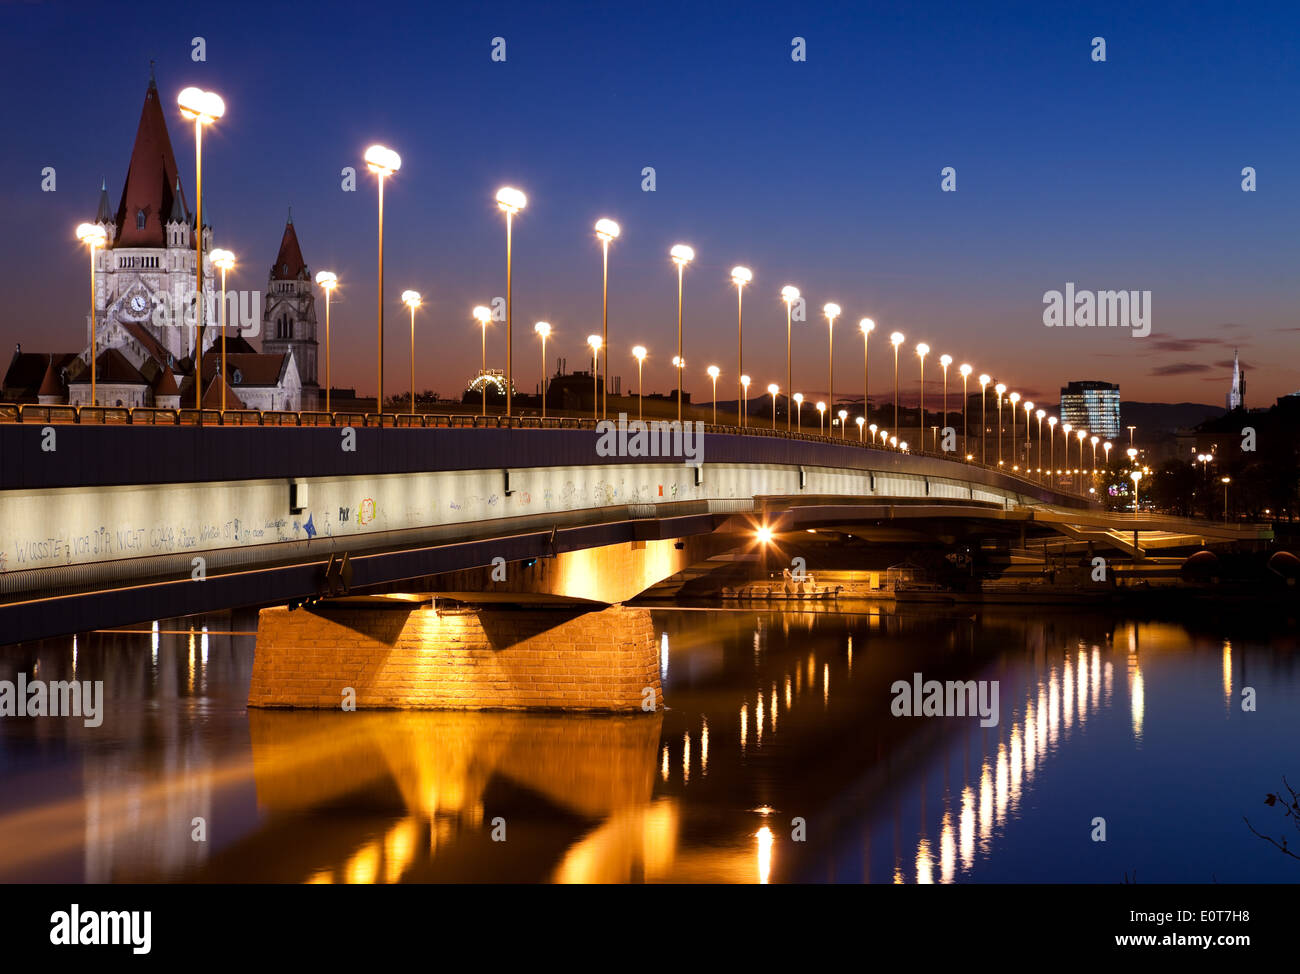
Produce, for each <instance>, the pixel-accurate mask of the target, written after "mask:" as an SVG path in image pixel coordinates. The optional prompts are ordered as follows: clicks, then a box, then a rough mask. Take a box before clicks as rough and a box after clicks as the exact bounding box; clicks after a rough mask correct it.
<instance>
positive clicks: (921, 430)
mask: <svg viewBox="0 0 1300 974" xmlns="http://www.w3.org/2000/svg"><path fill="white" fill-rule="evenodd" d="M929 354H930V346H929V345H927V344H926V343H925V342H921V343H920V344H918V345H917V346H916V356H917V358H919V359H920V360H921V415H920V416H919V417H918V421H917V424H916V429H917V433H916V435H917V438H918V442H919V443H920V444H921V452H922V453H924V452H925V357H926V356H927V355H929Z"/></svg>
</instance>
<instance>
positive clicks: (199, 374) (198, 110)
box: [90, 88, 226, 422]
mask: <svg viewBox="0 0 1300 974" xmlns="http://www.w3.org/2000/svg"><path fill="white" fill-rule="evenodd" d="M176 104H177V105H179V106H180V110H181V117H182V118H185V119H189V120H192V121H193V122H194V199H195V209H194V231H195V232H194V278H195V285H196V289H197V292H198V299H197V300H196V301H195V304H194V314H195V316H196V318H197V334H198V341H197V344H196V345H195V348H194V408H195V409H197V410H198V411H199V420H200V422H201V421H202V419H203V310H204V309H203V126H205V125H211V124H212V123H213V122H215V121H216V120H217V119H219V118H221V117H222V116H223V115H225V114H226V103H225V102H224V101H222V100H221V96H220V95H218V94H217V93H216V92H215V91H203V90H202V89H201V88H185V89H183V90H182V91H181V93H180V94H179V95H177V96H176ZM90 351H91V358H92V360H93V358H94V353H95V350H94V348H92V349H91V350H90ZM222 382H223V384H224V382H225V377H224V376H223V377H222ZM92 398H93V390H92Z"/></svg>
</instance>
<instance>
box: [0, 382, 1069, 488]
mask: <svg viewBox="0 0 1300 974" xmlns="http://www.w3.org/2000/svg"><path fill="white" fill-rule="evenodd" d="M647 422H671V420H664V419H662V418H658V417H654V418H651V419H650V420H647ZM0 423H39V424H42V425H45V424H58V423H72V424H78V425H109V426H123V425H124V426H280V427H285V426H298V427H303V426H306V427H326V426H328V427H344V426H352V427H390V428H398V429H586V430H594V429H596V427H597V423H598V421H597V420H596V419H594V418H592V417H579V416H545V417H543V416H537V415H527V416H501V415H496V414H493V415H487V416H484V415H482V414H481V413H391V412H388V413H381V414H377V413H365V412H361V413H358V412H341V411H335V412H320V411H302V412H293V411H287V410H278V411H277V410H261V409H227V410H225V411H222V410H220V409H203V410H197V409H185V408H182V409H159V408H156V407H152V406H135V407H131V408H128V407H122V406H86V405H83V406H64V405H34V404H30V403H0ZM702 425H703V427H704V430H705V431H706V432H709V433H724V434H730V435H734V436H761V437H771V438H777V439H784V440H800V441H807V442H812V443H824V444H836V445H840V446H845V447H857V448H860V449H878V450H881V451H884V452H898V451H897V450H895V449H893V448H886V447H884V446H881V445H879V444H874V443H872V442H869V441H866V440H864V439H857V438H855V437H853V436H851V435H848V436H845V435H841V436H835V435H833V434H830V433H812V432H805V431H803V430H789V431H786V430H782V429H771V428H767V427H762V426H745V427H740V426H732V425H727V424H713V423H704V424H702ZM906 452H908V453H910V454H913V455H915V456H926V457H933V458H935V459H939V460H946V461H948V462H950V463H964V464H966V465H968V466H972V467H977V468H979V469H981V470H987V471H991V472H995V473H999V474H1001V475H1003V476H1005V477H1010V478H1012V479H1014V480H1018V481H1021V482H1023V483H1025V484H1026V485H1029V486H1033V487H1038V488H1043V487H1047V488H1050V489H1052V490H1055V491H1059V492H1061V493H1065V494H1072V495H1074V496H1077V497H1082V498H1087V497H1088V492H1087V491H1086V490H1083V489H1076V488H1075V487H1074V486H1073V485H1071V486H1064V485H1061V484H1053V483H1050V482H1049V480H1050V478H1049V479H1042V478H1038V477H1035V476H1033V475H1032V474H1033V473H1034V471H1031V470H1028V469H1026V470H1025V471H1023V472H1022V471H1021V470H1020V469H1019V468H1017V467H1015V466H1014V465H1012V466H1007V465H1006V464H1001V465H995V464H985V463H980V462H979V461H977V460H973V459H972V460H967V459H964V458H962V457H954V456H952V455H951V454H948V453H941V452H935V451H931V450H925V449H916V448H909V449H908V450H907V451H906Z"/></svg>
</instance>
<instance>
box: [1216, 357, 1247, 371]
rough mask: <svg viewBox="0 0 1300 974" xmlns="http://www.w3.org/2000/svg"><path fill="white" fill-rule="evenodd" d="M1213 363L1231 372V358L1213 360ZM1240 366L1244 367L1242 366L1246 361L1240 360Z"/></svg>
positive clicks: (1244, 365)
mask: <svg viewBox="0 0 1300 974" xmlns="http://www.w3.org/2000/svg"><path fill="white" fill-rule="evenodd" d="M1214 364H1215V366H1217V367H1218V368H1220V369H1223V370H1224V371H1225V372H1231V371H1232V359H1230V358H1229V359H1224V360H1223V361H1221V362H1215V363H1214ZM1241 367H1242V368H1243V369H1244V368H1245V367H1246V363H1245V362H1242V363H1241Z"/></svg>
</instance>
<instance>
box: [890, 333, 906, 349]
mask: <svg viewBox="0 0 1300 974" xmlns="http://www.w3.org/2000/svg"><path fill="white" fill-rule="evenodd" d="M903 341H904V338H903V333H902V332H901V331H896V332H893V333H892V334H891V335H890V336H889V343H890V344H891V345H893V346H894V348H898V346H899V345H901V344H903Z"/></svg>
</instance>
